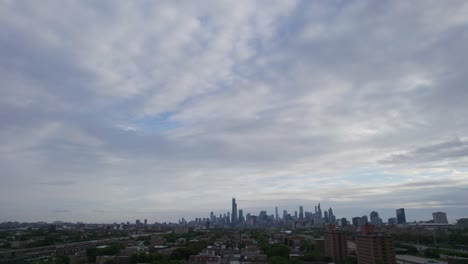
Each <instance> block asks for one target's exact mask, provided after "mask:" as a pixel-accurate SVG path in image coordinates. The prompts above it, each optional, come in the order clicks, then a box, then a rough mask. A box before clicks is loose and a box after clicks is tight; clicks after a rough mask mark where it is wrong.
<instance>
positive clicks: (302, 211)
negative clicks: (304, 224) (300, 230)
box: [299, 205, 304, 220]
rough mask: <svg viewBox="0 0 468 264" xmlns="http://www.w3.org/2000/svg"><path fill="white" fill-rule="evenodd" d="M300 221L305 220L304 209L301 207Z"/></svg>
mask: <svg viewBox="0 0 468 264" xmlns="http://www.w3.org/2000/svg"><path fill="white" fill-rule="evenodd" d="M299 219H301V220H302V219H304V207H302V205H301V206H299Z"/></svg>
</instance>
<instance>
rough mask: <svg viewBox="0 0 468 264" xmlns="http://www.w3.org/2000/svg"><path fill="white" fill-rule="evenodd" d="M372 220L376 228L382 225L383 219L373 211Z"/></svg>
mask: <svg viewBox="0 0 468 264" xmlns="http://www.w3.org/2000/svg"><path fill="white" fill-rule="evenodd" d="M370 220H371V223H372V224H373V225H374V226H381V225H382V218H380V217H379V213H377V212H376V211H372V212H371V213H370Z"/></svg>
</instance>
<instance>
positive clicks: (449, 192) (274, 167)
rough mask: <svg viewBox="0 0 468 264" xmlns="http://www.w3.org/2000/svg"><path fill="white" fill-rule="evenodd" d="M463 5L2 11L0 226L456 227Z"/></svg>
mask: <svg viewBox="0 0 468 264" xmlns="http://www.w3.org/2000/svg"><path fill="white" fill-rule="evenodd" d="M467 47H468V2H467V1H464V0H460V1H455V0H449V1H403V0H402V1H393V0H392V1H372V0H369V1H340V0H336V1H309V0H307V1H291V0H287V1H285V0H283V1H270V0H264V1H261V0H259V1H191V0H190V1H167V2H164V1H120V2H119V1H28V0H25V1H16V0H2V1H0V93H1V94H0V95H1V96H0V183H1V184H0V221H10V220H19V221H36V220H45V221H53V220H58V219H60V220H68V221H88V222H113V221H134V220H135V219H137V218H140V219H144V218H147V219H148V220H149V221H151V222H153V221H176V220H177V219H179V218H181V217H185V218H192V217H207V216H208V215H209V212H210V211H213V212H214V213H215V214H219V213H223V212H226V211H228V210H229V209H230V202H231V201H230V199H231V197H233V196H235V197H236V198H237V200H238V206H239V208H243V209H244V211H245V212H251V213H255V214H257V213H258V211H259V210H261V209H266V210H268V212H269V213H270V214H271V213H273V210H274V207H275V206H278V207H279V209H280V211H282V210H283V209H287V210H289V211H291V212H292V213H293V211H294V210H297V207H298V206H299V205H303V206H304V208H305V210H306V211H313V208H314V205H315V204H316V203H318V202H321V204H322V208H328V207H330V206H331V207H333V208H334V211H335V214H336V215H337V216H340V217H342V216H345V217H348V218H349V217H353V216H357V215H364V214H369V212H370V211H372V210H377V211H378V212H380V215H381V216H382V217H383V218H384V221H386V219H387V218H388V217H394V215H395V209H397V208H400V207H404V208H405V209H406V215H407V219H408V220H410V221H414V220H428V219H431V218H432V215H431V213H432V212H434V211H443V212H447V214H448V217H449V220H450V221H455V219H458V218H460V217H467V216H468V203H467V197H468V134H467V133H468V86H467V85H468V52H467Z"/></svg>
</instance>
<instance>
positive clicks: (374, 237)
mask: <svg viewBox="0 0 468 264" xmlns="http://www.w3.org/2000/svg"><path fill="white" fill-rule="evenodd" d="M356 253H357V257H358V263H359V264H375V263H384V264H395V263H396V257H395V246H394V244H393V240H392V238H391V237H389V236H386V235H384V234H382V233H374V226H373V225H364V226H363V227H362V234H361V235H358V236H357V237H356Z"/></svg>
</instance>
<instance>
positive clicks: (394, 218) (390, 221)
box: [388, 217, 397, 225]
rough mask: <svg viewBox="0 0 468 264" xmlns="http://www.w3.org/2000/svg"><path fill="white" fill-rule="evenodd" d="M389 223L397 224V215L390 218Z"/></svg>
mask: <svg viewBox="0 0 468 264" xmlns="http://www.w3.org/2000/svg"><path fill="white" fill-rule="evenodd" d="M388 224H389V225H396V224H397V219H396V217H391V218H389V219H388Z"/></svg>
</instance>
